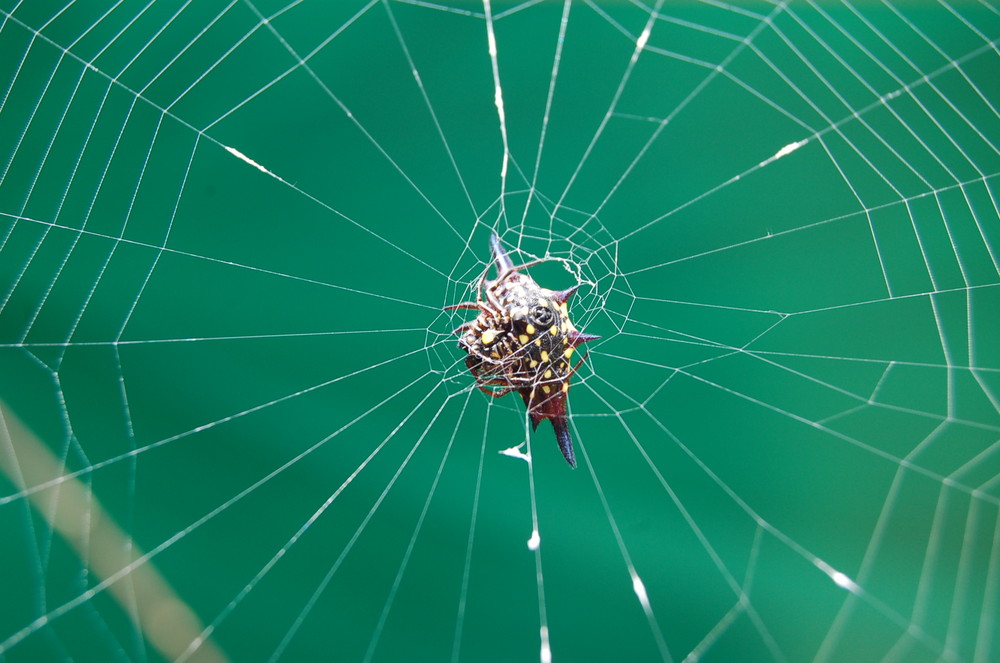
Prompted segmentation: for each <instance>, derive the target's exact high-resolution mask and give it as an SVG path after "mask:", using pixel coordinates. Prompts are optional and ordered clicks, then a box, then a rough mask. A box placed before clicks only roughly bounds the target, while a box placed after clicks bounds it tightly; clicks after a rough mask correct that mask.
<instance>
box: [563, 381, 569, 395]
mask: <svg viewBox="0 0 1000 663" xmlns="http://www.w3.org/2000/svg"><path fill="white" fill-rule="evenodd" d="M562 390H563V393H564V394H568V393H569V382H563V386H562Z"/></svg>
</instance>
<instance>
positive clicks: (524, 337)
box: [517, 334, 531, 345]
mask: <svg viewBox="0 0 1000 663" xmlns="http://www.w3.org/2000/svg"><path fill="white" fill-rule="evenodd" d="M517 340H519V341H521V345H527V344H528V341H530V340H531V339H530V338H529V337H528V335H527V334H521V335H520V336H518V337H517Z"/></svg>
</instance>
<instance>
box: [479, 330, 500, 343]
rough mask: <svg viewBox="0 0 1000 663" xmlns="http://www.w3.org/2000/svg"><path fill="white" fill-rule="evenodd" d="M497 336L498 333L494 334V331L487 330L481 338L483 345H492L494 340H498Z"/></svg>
mask: <svg viewBox="0 0 1000 663" xmlns="http://www.w3.org/2000/svg"><path fill="white" fill-rule="evenodd" d="M496 336H497V335H496V332H494V331H493V330H492V329H487V330H486V331H484V332H483V335H482V337H481V338H482V341H483V345H489V344H490V343H492V342H493V340H494V339H495V338H496Z"/></svg>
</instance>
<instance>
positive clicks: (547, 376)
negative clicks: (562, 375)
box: [545, 369, 552, 380]
mask: <svg viewBox="0 0 1000 663" xmlns="http://www.w3.org/2000/svg"><path fill="white" fill-rule="evenodd" d="M550 377H552V369H549V370H547V371H545V379H546V380H548V379H549V378H550Z"/></svg>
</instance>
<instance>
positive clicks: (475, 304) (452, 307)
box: [441, 302, 483, 311]
mask: <svg viewBox="0 0 1000 663" xmlns="http://www.w3.org/2000/svg"><path fill="white" fill-rule="evenodd" d="M460 308H472V309H478V310H482V308H483V303H482V302H462V303H461V304H452V305H450V306H445V307H444V308H443V309H441V310H442V311H454V310H456V309H460Z"/></svg>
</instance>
